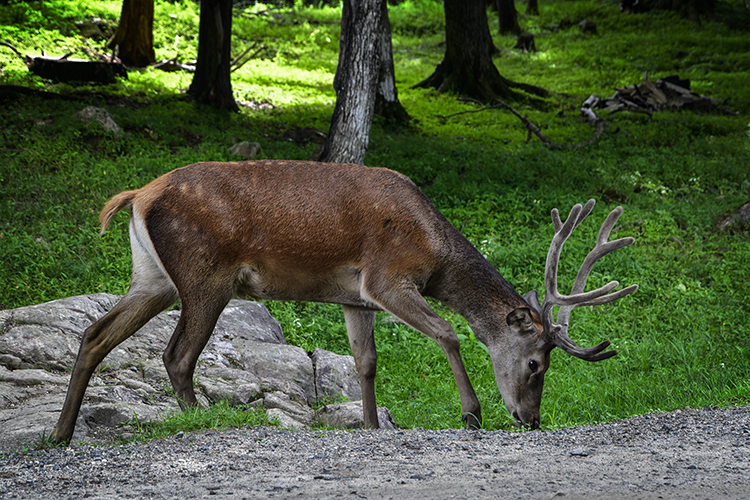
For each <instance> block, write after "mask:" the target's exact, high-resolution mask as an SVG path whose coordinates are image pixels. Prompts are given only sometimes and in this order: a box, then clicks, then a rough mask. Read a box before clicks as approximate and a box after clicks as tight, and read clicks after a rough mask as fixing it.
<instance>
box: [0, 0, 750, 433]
mask: <svg viewBox="0 0 750 500" xmlns="http://www.w3.org/2000/svg"><path fill="white" fill-rule="evenodd" d="M734 3H735V4H736V5H734V4H732V3H726V4H720V9H719V12H720V13H721V14H722V16H723V17H719V18H714V19H708V18H707V19H704V20H703V23H702V25H701V26H700V27H698V26H696V25H694V24H691V23H690V22H688V21H685V20H683V19H681V18H679V17H677V16H675V15H673V14H671V13H666V12H665V13H650V14H641V15H623V14H620V13H619V10H618V8H617V3H616V2H615V3H613V2H600V1H591V0H580V1H570V0H566V1H560V0H554V1H553V0H550V1H547V2H543V3H542V5H541V15H540V16H538V17H527V16H524V15H520V17H521V24H522V25H523V26H524V27H525V29H527V30H528V31H530V32H532V33H533V34H534V35H535V37H536V45H537V48H538V51H537V52H536V53H532V54H522V53H519V52H517V51H515V50H513V49H512V46H513V45H514V43H515V41H514V40H513V39H512V38H509V37H500V36H495V44H496V46H498V47H499V48H500V49H501V51H500V53H499V54H498V55H497V56H496V58H495V63H496V65H497V67H498V68H499V70H500V72H501V73H502V74H503V75H505V76H506V77H508V78H511V79H513V80H517V81H524V82H528V83H533V84H536V85H540V86H543V87H545V88H547V89H548V90H549V91H550V92H551V97H550V98H549V99H547V100H546V101H545V102H544V103H543V104H542V105H537V106H531V105H528V104H524V103H517V104H515V106H516V107H517V108H518V109H519V111H520V112H522V113H523V114H528V116H529V119H531V120H532V121H534V122H535V123H536V124H538V125H539V126H540V127H541V128H542V130H543V131H544V132H545V133H546V134H547V135H548V136H550V138H552V139H553V140H555V141H557V142H563V143H576V142H580V141H582V140H585V139H586V138H588V137H589V136H590V135H591V133H592V130H591V128H590V127H589V126H588V125H587V124H586V123H585V121H584V120H583V119H582V118H581V117H580V116H579V115H578V111H577V110H578V108H579V106H580V104H581V103H582V102H583V101H584V100H585V99H586V98H587V97H588V96H589V95H590V94H591V93H597V94H599V95H600V96H609V95H611V94H612V93H613V88H614V87H615V86H621V85H627V84H633V83H638V82H640V79H641V78H642V77H643V74H644V73H645V72H646V71H648V72H649V75H650V76H651V78H652V79H653V80H656V79H658V78H661V77H665V76H668V75H672V74H679V75H680V77H682V78H689V79H690V80H691V82H692V85H693V87H692V88H693V90H694V91H696V92H698V93H700V94H704V95H709V96H711V97H713V98H715V99H718V100H721V101H726V102H727V105H728V106H729V107H731V108H732V109H733V110H734V111H736V112H737V114H731V115H725V114H712V115H699V114H694V113H691V112H683V113H666V112H665V113H657V114H655V115H654V116H653V118H648V117H647V116H644V115H637V114H627V113H621V114H616V115H611V116H605V118H606V119H607V120H609V121H610V123H612V124H614V125H617V126H619V127H620V128H621V131H620V132H617V133H615V132H614V131H611V130H610V131H607V132H606V133H605V134H604V135H603V136H602V137H601V139H600V140H599V141H598V142H597V143H596V144H594V145H593V146H590V147H588V148H585V149H582V150H575V151H550V150H548V149H547V148H546V147H544V146H543V145H541V144H540V143H539V142H538V141H536V139H532V140H531V141H530V142H527V141H526V132H525V129H524V128H523V126H522V125H521V123H520V122H519V121H518V120H517V118H515V117H513V116H512V115H510V114H509V113H508V112H505V111H502V110H488V111H483V112H479V113H473V114H464V115H460V116H456V117H453V118H449V119H441V118H439V117H438V115H447V114H450V113H454V112H458V111H464V110H467V109H476V108H478V106H475V105H472V104H465V103H462V102H460V101H459V100H458V99H457V98H456V97H457V96H455V95H438V94H436V93H435V92H434V91H425V90H411V89H410V88H409V87H410V86H411V85H413V84H415V83H417V82H418V81H420V80H421V79H423V78H425V77H427V76H428V75H429V74H430V73H431V72H432V71H433V70H434V68H435V65H436V64H438V63H439V62H440V61H441V58H442V53H443V50H444V45H443V44H444V26H443V19H442V5H441V3H439V2H433V1H427V0H424V1H408V2H404V3H402V4H400V5H399V6H392V7H391V9H390V18H391V23H392V26H393V45H394V57H395V64H396V78H397V84H398V86H399V95H400V98H401V101H402V103H403V104H404V106H405V107H406V109H407V111H408V112H409V113H410V114H411V115H412V116H413V117H414V118H415V119H416V120H417V125H416V127H414V128H394V127H393V126H392V125H391V124H389V123H384V122H382V121H380V120H376V123H375V125H374V127H373V131H372V135H371V141H370V149H369V151H368V155H367V160H366V162H367V164H368V165H371V166H383V167H389V168H393V169H395V170H398V171H400V172H403V173H405V174H406V175H409V176H410V177H411V178H412V179H414V180H415V182H417V183H418V184H420V186H422V187H423V189H424V191H425V193H426V194H427V195H428V196H429V197H430V198H431V199H432V200H433V202H434V203H435V204H436V205H437V206H438V207H439V208H440V209H441V211H442V212H443V213H444V214H445V215H446V216H447V217H448V218H449V219H450V220H451V221H452V222H453V223H454V224H455V225H456V226H457V227H461V228H462V231H463V232H464V234H466V235H467V236H468V237H469V238H470V239H471V240H472V241H473V242H474V243H475V244H476V245H477V247H478V248H479V249H480V250H481V251H482V253H483V254H484V255H485V256H486V257H487V258H488V259H489V260H490V262H492V263H493V265H495V266H496V267H497V269H498V270H500V271H501V273H502V274H503V275H504V276H505V277H506V278H507V279H508V280H509V281H510V282H511V283H512V284H513V285H514V286H516V287H517V289H518V290H519V291H520V292H521V293H525V292H526V291H528V290H530V289H535V288H536V289H540V288H541V287H542V280H543V277H542V273H543V268H544V260H545V256H546V251H547V247H548V245H549V241H550V238H551V235H552V228H551V224H550V219H549V212H550V210H551V208H553V207H560V209H561V211H563V212H566V213H567V210H568V209H569V208H570V207H571V206H572V205H573V204H574V203H577V202H583V201H585V200H587V199H588V198H592V197H593V198H596V199H597V200H599V204H598V205H597V207H596V209H595V211H594V214H593V215H592V217H591V219H592V220H591V221H587V223H586V224H585V225H584V226H582V227H580V228H579V230H578V231H577V232H576V234H575V236H574V237H573V240H572V241H570V242H569V243H568V245H566V251H565V252H564V254H563V263H561V281H562V283H567V284H568V286H569V284H570V283H572V280H573V278H574V274H575V271H576V266H577V265H579V263H580V261H581V260H582V258H583V256H584V255H585V253H586V252H587V251H588V248H590V245H592V244H593V240H594V238H595V235H596V231H597V230H598V225H599V224H601V222H602V221H603V220H604V217H605V216H606V213H607V211H608V210H609V209H611V208H614V207H615V206H617V205H618V204H621V205H623V206H624V207H625V214H624V215H623V217H622V219H621V224H620V226H619V227H618V229H617V231H616V235H615V236H617V237H621V236H634V237H635V238H636V244H635V245H633V246H631V247H628V248H627V249H625V250H621V251H619V252H617V254H615V255H611V256H608V257H607V258H605V259H604V260H603V261H602V262H601V263H600V264H598V265H597V267H596V268H595V270H594V273H593V274H592V277H591V286H598V285H600V284H603V283H604V282H606V281H609V280H610V279H617V280H619V281H620V282H621V283H624V284H629V283H638V284H639V285H640V287H641V288H640V289H639V291H638V292H637V293H636V294H634V295H632V296H630V297H628V298H626V299H623V300H621V301H619V302H618V303H615V304H612V305H608V306H604V307H598V308H585V309H582V310H578V309H577V310H576V311H575V312H574V313H573V316H572V323H571V329H570V331H571V336H573V337H574V338H575V339H577V340H578V342H579V343H580V344H582V345H592V344H594V343H597V342H599V341H600V340H603V339H605V338H607V339H610V340H612V342H613V344H614V347H615V348H617V349H618V350H619V351H620V354H619V355H618V356H616V357H615V358H612V359H610V360H607V361H604V362H601V363H586V362H583V361H581V360H578V359H574V358H572V357H570V356H568V355H567V354H565V353H563V352H559V350H555V351H554V352H553V360H552V368H551V370H550V371H549V372H548V375H547V384H546V388H545V396H544V400H543V403H542V425H543V426H544V427H546V428H555V427H560V426H568V425H576V424H585V423H591V422H600V421H605V420H610V419H615V418H621V417H627V416H630V415H634V414H642V413H647V412H651V411H655V410H671V409H675V408H680V407H684V406H688V405H689V406H696V407H699V406H705V405H731V404H746V403H748V402H750V327H749V326H748V324H750V321H749V320H750V318H749V310H750V294H749V292H748V288H747V285H748V283H750V267H748V265H747V262H748V261H749V260H750V245H749V242H750V233H749V232H748V231H749V228H748V225H747V224H738V225H735V226H733V227H732V228H731V229H728V230H721V229H718V227H717V222H718V221H720V220H721V219H723V218H725V217H727V216H730V215H731V214H732V213H734V211H736V209H737V208H738V207H739V206H740V205H742V204H743V203H745V202H747V201H748V199H750V138H749V137H748V134H749V132H750V129H749V128H748V126H749V123H750V119H749V118H748V117H749V116H750V86H748V85H747V81H749V80H750V32H748V31H747V30H745V31H742V30H741V29H740V28H737V27H732V24H731V21H732V20H735V21H736V18H737V16H736V15H735V16H733V15H729V14H727V15H725V14H724V12H726V11H728V10H731V9H735V8H739V6H740V4H739V3H737V2H734ZM518 8H519V10H521V11H522V10H523V9H522V8H521V5H520V4H519V6H518ZM119 9H120V2H70V1H63V0H55V1H49V2H44V3H41V2H29V3H25V2H24V3H11V4H10V5H8V6H2V7H0V40H2V41H4V42H9V43H12V44H13V45H14V46H15V47H16V48H18V49H19V50H21V51H22V52H24V53H26V54H30V55H39V54H41V51H42V50H45V51H46V53H47V54H51V55H56V54H62V53H65V52H68V51H78V52H76V54H75V57H81V56H82V55H83V54H82V53H81V52H80V51H79V49H80V47H83V46H86V45H87V44H88V45H89V46H90V47H91V48H93V49H96V50H99V51H104V49H102V48H101V46H102V44H103V42H97V41H84V40H83V39H82V38H81V37H80V35H79V34H78V31H77V29H76V28H75V26H74V24H73V23H74V22H75V21H78V20H81V19H83V18H85V17H92V16H97V17H102V18H104V19H114V18H116V17H117V16H118V15H119ZM236 14H237V17H235V23H234V28H233V31H234V45H235V47H234V52H236V53H239V52H240V51H241V50H242V49H243V47H245V46H246V45H247V44H249V43H251V42H253V41H257V42H259V43H260V44H263V45H265V46H266V48H265V49H264V50H263V52H262V54H261V55H262V56H263V58H261V59H257V60H254V61H252V62H250V63H248V64H247V65H245V66H244V67H243V68H242V69H241V70H239V71H237V72H236V73H234V74H233V77H232V83H233V87H234V91H235V95H236V97H237V99H238V101H240V102H241V103H243V104H246V105H247V106H245V107H243V109H242V111H241V112H240V113H238V114H227V113H224V112H217V111H214V110H212V109H209V108H203V107H195V106H193V105H191V104H188V103H186V102H185V101H184V100H183V99H182V95H183V94H184V92H185V90H186V88H187V87H188V86H189V84H190V81H191V76H190V75H189V74H186V73H164V72H160V71H155V70H143V71H138V72H131V73H130V78H129V79H128V80H127V81H121V82H118V83H116V84H113V85H110V86H106V87H88V86H78V87H72V86H70V85H65V84H54V83H52V82H48V81H44V80H41V79H39V78H36V77H33V76H30V75H29V73H28V72H27V70H26V68H25V66H23V64H22V63H21V62H20V60H18V58H16V57H15V56H13V54H12V52H11V51H10V50H8V49H6V48H4V47H0V84H15V85H23V86H27V87H31V88H36V89H44V90H47V91H49V92H54V93H59V94H63V95H65V96H68V97H74V99H66V100H63V99H41V98H39V97H32V96H28V97H17V98H8V99H4V100H0V123H1V124H2V125H0V262H2V266H0V308H11V307H18V306H22V305H27V304H33V303H38V302H42V301H46V300H52V299H56V298H60V297H64V296H68V295H75V294H83V293H92V292H98V291H107V292H112V293H124V292H125V290H126V288H127V284H128V281H129V273H130V261H129V252H128V243H127V230H126V224H127V218H126V217H124V216H119V217H117V218H116V219H115V222H114V224H113V225H112V226H111V228H110V230H109V231H108V233H107V234H106V235H105V236H104V237H100V236H99V234H98V227H97V216H98V212H99V210H100V209H101V207H102V205H103V204H104V203H105V202H106V200H107V199H108V198H109V197H111V196H112V195H114V194H116V193H117V192H119V191H121V190H124V189H131V188H135V187H140V186H142V185H143V184H145V183H146V182H148V181H150V180H152V179H153V178H155V177H157V176H158V175H160V174H162V173H164V172H166V171H168V170H171V169H173V168H176V167H179V166H182V165H185V164H188V163H191V162H195V161H199V160H230V159H232V157H231V156H230V155H229V153H228V148H229V146H231V145H232V144H233V143H234V142H235V141H238V140H239V141H241V140H253V141H258V142H260V143H261V145H262V152H261V155H260V156H261V157H263V158H290V159H306V158H308V157H309V156H310V154H311V153H312V152H313V151H314V150H315V149H316V148H317V147H318V139H317V136H316V135H315V134H312V133H310V132H311V130H313V129H314V130H320V131H323V132H325V131H327V129H328V125H329V121H330V116H331V113H332V110H333V104H334V101H335V94H334V92H333V90H332V87H331V82H332V79H333V74H334V72H335V67H336V58H337V46H338V35H339V27H338V24H337V23H338V20H339V19H340V10H339V9H331V8H323V9H307V8H302V7H301V6H297V7H296V8H273V7H267V6H263V5H256V6H253V7H249V8H246V9H244V10H238V11H236ZM738 15H741V14H738ZM582 17H586V18H588V19H592V20H594V21H595V22H596V23H597V27H598V29H597V33H596V34H584V33H582V32H581V31H580V30H579V29H578V28H576V27H572V28H568V29H559V23H560V21H561V20H562V19H570V20H574V21H576V20H578V19H580V18H582ZM490 19H491V24H492V26H493V28H492V29H493V33H496V31H497V30H496V20H495V19H494V16H493V15H492V14H491V15H490ZM728 21H729V22H728ZM197 23H198V11H197V7H196V6H195V5H194V4H192V3H191V2H176V3H169V2H162V1H158V0H157V3H156V21H155V45H156V47H155V49H156V53H157V59H164V58H169V57H173V56H175V55H178V54H179V55H180V57H181V60H182V61H183V62H184V61H189V60H191V59H194V58H195V53H196V52H195V51H196V47H197V39H196V38H194V37H195V35H197V31H198V30H197ZM735 24H736V25H739V26H742V23H735ZM748 25H750V24H748V23H745V24H744V26H748ZM664 33H668V34H669V36H665V35H664ZM258 103H270V104H272V105H273V106H268V105H266V106H258V105H257V104H258ZM88 104H95V105H99V106H103V107H106V108H107V109H108V110H109V111H110V112H111V113H112V114H113V115H114V117H115V119H116V121H117V122H118V123H119V124H120V125H121V126H122V127H123V129H124V131H125V132H124V133H123V134H122V135H119V136H115V135H113V134H110V133H106V132H103V131H102V130H101V129H99V128H98V126H95V125H85V124H82V123H80V122H78V121H75V120H72V119H71V118H70V117H71V115H73V114H74V113H75V112H77V111H78V110H80V109H81V108H83V107H84V106H85V105H88ZM268 307H269V308H270V309H271V311H272V312H273V313H274V314H275V315H276V317H277V318H278V319H279V320H280V321H281V322H282V326H283V328H284V332H285V334H286V336H287V339H288V340H289V341H290V342H292V343H295V344H297V345H300V346H302V347H305V348H307V349H312V348H313V347H315V346H317V347H323V348H327V349H330V350H333V351H335V352H339V353H348V352H349V347H348V343H347V340H346V333H345V328H344V323H343V317H342V315H341V312H340V310H339V308H337V307H335V306H329V305H321V304H298V303H269V304H268ZM436 307H437V308H438V310H439V311H440V312H441V314H443V315H444V316H445V317H446V318H447V319H449V320H450V321H451V323H452V324H453V325H454V327H455V328H456V331H457V332H458V333H459V335H460V336H461V338H462V352H463V355H464V358H465V361H466V364H467V368H468V370H469V374H470V376H471V378H472V381H473V383H474V385H475V388H476V390H477V393H478V395H479V398H480V401H481V402H482V405H483V407H484V412H483V413H484V416H485V426H486V427H487V428H488V429H497V428H509V426H510V419H509V417H507V415H506V413H507V412H505V410H504V408H502V401H501V399H500V396H499V394H498V392H497V389H496V387H495V383H494V377H493V375H492V370H491V366H490V364H489V358H488V356H487V354H486V352H485V351H484V350H483V349H482V346H481V345H480V344H479V343H478V342H476V341H475V340H473V338H472V336H471V332H470V331H469V329H468V327H467V325H466V323H465V322H464V321H463V319H461V318H460V317H458V316H457V315H455V314H453V313H452V312H451V311H448V310H446V309H444V308H442V307H441V306H440V305H439V304H437V305H436ZM376 332H377V333H376V337H377V342H378V350H379V371H378V378H377V387H378V389H377V390H378V394H377V395H378V401H379V403H380V404H381V405H385V406H387V407H388V408H390V409H391V411H392V412H393V414H394V415H395V417H396V420H397V422H398V423H399V425H401V426H405V427H413V426H422V427H427V428H442V427H456V426H459V425H460V419H459V416H460V405H459V400H458V393H457V390H456V388H455V384H454V382H453V378H452V375H451V373H450V369H449V367H448V364H447V362H446V360H445V359H444V356H443V355H442V352H441V351H440V349H439V348H438V347H437V346H436V345H435V344H434V343H433V342H432V341H430V340H428V339H426V338H425V337H423V336H422V335H421V334H419V333H417V332H414V331H413V330H411V329H409V328H407V327H404V326H403V325H400V324H398V323H395V322H392V321H390V318H388V317H387V316H386V315H379V317H378V324H377V326H376Z"/></svg>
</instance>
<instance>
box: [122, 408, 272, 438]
mask: <svg viewBox="0 0 750 500" xmlns="http://www.w3.org/2000/svg"><path fill="white" fill-rule="evenodd" d="M259 425H278V421H275V420H272V419H269V418H268V414H266V410H265V409H264V408H263V407H249V406H232V405H230V404H229V403H227V402H226V401H219V402H218V403H216V404H214V405H211V407H209V408H189V409H187V410H185V411H181V412H176V413H171V414H168V415H163V416H162V418H160V419H159V420H158V421H154V422H149V423H140V422H137V421H136V422H135V426H134V430H135V439H136V440H137V441H145V440H149V439H156V438H164V437H171V436H174V435H175V434H177V433H179V432H189V431H199V430H204V429H218V430H222V429H228V428H232V427H245V426H259Z"/></svg>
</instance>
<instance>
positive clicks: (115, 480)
mask: <svg viewBox="0 0 750 500" xmlns="http://www.w3.org/2000/svg"><path fill="white" fill-rule="evenodd" d="M592 494H593V495H596V496H598V497H600V498H606V499H625V498H628V499H633V498H664V499H677V498H679V499H692V498H696V499H697V498H701V499H703V498H710V499H715V498H733V499H735V498H736V499H739V498H747V499H750V407H741V408H730V409H727V410H711V409H703V410H682V411H679V410H678V411H675V412H672V413H665V414H654V415H646V416H642V417H635V418H632V419H628V420H622V421H617V422H611V423H608V424H601V425H594V426H587V427H577V428H571V429H563V430H557V431H545V432H507V431H497V432H484V431H464V430H443V431H428V430H420V429H417V430H405V431H351V432H346V431H319V432H307V431H284V430H278V429H271V428H253V429H236V430H231V431H226V432H215V431H208V432H201V433H190V434H184V435H183V434H182V433H180V434H178V435H177V436H174V437H172V438H170V439H164V440H157V441H151V442H148V443H145V444H128V445H123V446H111V447H90V446H82V447H74V448H67V449H54V450H45V451H40V452H32V453H27V454H13V455H9V456H3V457H0V498H3V499H20V498H33V499H37V498H54V499H66V498H92V499H97V498H102V499H104V498H111V499H121V498H169V499H171V498H179V499H185V498H204V497H209V496H211V497H226V498H230V499H238V500H239V499H243V498H295V499H298V498H315V499H326V498H342V497H343V498H352V499H356V498H373V499H377V498H434V499H447V498H553V497H563V496H564V497H568V498H583V497H591V495H592Z"/></svg>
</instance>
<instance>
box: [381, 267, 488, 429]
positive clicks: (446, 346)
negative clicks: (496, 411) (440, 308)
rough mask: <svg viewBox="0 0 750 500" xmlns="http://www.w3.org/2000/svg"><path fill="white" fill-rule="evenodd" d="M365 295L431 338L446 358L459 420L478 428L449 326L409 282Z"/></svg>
mask: <svg viewBox="0 0 750 500" xmlns="http://www.w3.org/2000/svg"><path fill="white" fill-rule="evenodd" d="M368 293H369V296H370V297H371V298H372V299H374V300H375V301H376V303H377V304H378V305H379V306H380V307H381V308H382V309H383V310H385V311H388V312H390V313H392V314H393V315H395V316H396V317H398V318H400V319H401V320H402V321H403V322H404V323H406V324H407V325H409V326H411V327H412V328H414V329H415V330H417V331H419V332H421V333H423V334H425V335H427V336H428V337H430V338H431V339H433V340H435V342H437V343H438V345H439V346H440V347H441V348H442V349H443V352H444V353H445V356H446V357H447V358H448V363H449V364H450V367H451V370H452V371H453V377H454V378H455V379H456V385H457V386H458V393H459V395H460V397H461V413H462V416H461V419H462V420H463V422H464V423H465V425H466V427H467V428H468V429H478V428H481V427H482V411H481V408H480V406H479V399H477V395H476V393H475V392H474V387H473V386H472V385H471V381H470V380H469V375H468V374H467V373H466V368H464V362H463V359H462V358H461V352H460V343H459V340H458V337H457V336H456V332H454V331H453V327H452V326H451V325H450V324H448V322H447V321H445V320H444V319H443V318H441V317H440V316H439V315H438V314H437V313H436V312H435V311H433V310H432V308H431V307H430V305H429V304H428V303H427V301H426V300H425V299H424V297H422V295H421V294H420V293H419V292H418V291H417V289H416V287H414V285H413V284H411V283H398V282H396V283H389V284H388V286H384V287H378V288H375V287H374V286H373V288H372V289H369V290H368Z"/></svg>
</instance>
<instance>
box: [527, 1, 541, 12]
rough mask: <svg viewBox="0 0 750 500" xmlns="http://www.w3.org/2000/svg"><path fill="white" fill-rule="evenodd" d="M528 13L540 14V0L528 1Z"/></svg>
mask: <svg viewBox="0 0 750 500" xmlns="http://www.w3.org/2000/svg"><path fill="white" fill-rule="evenodd" d="M526 14H527V15H529V16H538V15H539V0H529V1H528V2H527V3H526Z"/></svg>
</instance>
